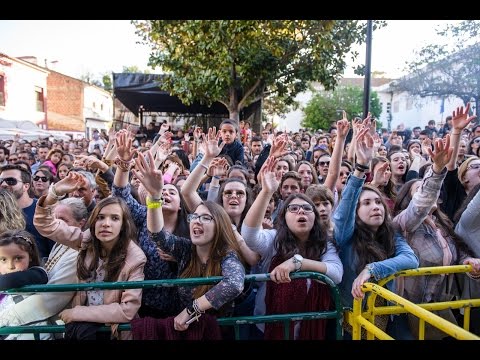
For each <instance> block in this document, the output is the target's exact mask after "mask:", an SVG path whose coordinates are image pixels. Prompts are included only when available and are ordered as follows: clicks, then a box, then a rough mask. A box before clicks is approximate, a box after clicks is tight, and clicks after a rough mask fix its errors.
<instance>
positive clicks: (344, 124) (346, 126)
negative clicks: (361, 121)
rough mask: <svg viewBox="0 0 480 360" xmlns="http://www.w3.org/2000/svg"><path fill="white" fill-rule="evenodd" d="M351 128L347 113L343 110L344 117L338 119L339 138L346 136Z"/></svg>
mask: <svg viewBox="0 0 480 360" xmlns="http://www.w3.org/2000/svg"><path fill="white" fill-rule="evenodd" d="M348 130H350V123H349V122H348V120H347V113H346V112H345V111H343V119H342V120H338V121H337V136H338V137H339V138H346V137H347V134H348Z"/></svg>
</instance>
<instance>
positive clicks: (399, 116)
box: [379, 92, 463, 129]
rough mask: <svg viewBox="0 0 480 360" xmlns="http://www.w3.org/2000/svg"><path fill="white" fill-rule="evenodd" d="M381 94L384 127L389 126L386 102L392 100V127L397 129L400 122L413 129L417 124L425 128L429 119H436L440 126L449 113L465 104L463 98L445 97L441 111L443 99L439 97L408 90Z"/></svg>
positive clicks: (381, 118)
mask: <svg viewBox="0 0 480 360" xmlns="http://www.w3.org/2000/svg"><path fill="white" fill-rule="evenodd" d="M380 94H381V96H380V98H381V101H382V103H383V112H382V115H381V117H380V120H381V121H382V122H383V125H384V127H387V120H388V113H387V111H386V107H387V105H386V103H387V102H391V112H392V113H391V118H392V123H391V128H392V129H395V128H396V127H397V126H398V125H400V124H404V125H405V128H410V129H413V128H414V127H415V126H420V127H421V128H422V129H424V128H425V126H427V123H428V121H429V120H435V122H436V124H437V128H438V127H439V126H440V125H441V124H443V123H445V118H446V117H447V116H448V115H452V112H453V111H454V110H455V109H456V108H457V107H458V106H463V101H462V99H460V98H457V97H455V96H450V97H448V98H446V99H445V102H444V111H443V113H441V104H442V99H441V98H438V97H425V98H420V97H414V96H410V95H409V94H408V93H406V92H401V93H395V92H394V93H391V92H379V95H380ZM383 99H385V100H383Z"/></svg>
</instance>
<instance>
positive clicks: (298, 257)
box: [292, 254, 303, 271]
mask: <svg viewBox="0 0 480 360" xmlns="http://www.w3.org/2000/svg"><path fill="white" fill-rule="evenodd" d="M292 260H293V264H294V265H295V271H300V269H301V268H302V261H303V256H302V255H300V254H295V255H293V257H292Z"/></svg>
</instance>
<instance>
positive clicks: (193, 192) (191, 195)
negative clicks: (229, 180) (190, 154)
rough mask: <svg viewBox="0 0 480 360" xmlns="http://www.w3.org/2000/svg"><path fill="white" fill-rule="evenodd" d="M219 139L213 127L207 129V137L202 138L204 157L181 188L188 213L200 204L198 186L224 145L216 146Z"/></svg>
mask: <svg viewBox="0 0 480 360" xmlns="http://www.w3.org/2000/svg"><path fill="white" fill-rule="evenodd" d="M219 138H220V132H218V133H217V130H216V128H215V127H213V128H210V129H208V135H207V136H206V137H205V136H204V142H205V156H203V158H202V160H201V161H200V163H199V164H198V166H196V167H195V169H194V170H193V171H192V173H191V174H190V175H189V176H188V177H187V180H186V181H185V183H184V184H183V186H182V191H181V192H182V195H183V198H184V199H185V202H186V203H187V206H188V208H189V210H190V211H193V210H194V209H196V208H197V206H198V205H199V204H200V203H201V202H202V199H201V198H200V195H198V192H197V189H198V186H199V185H200V182H201V180H202V177H203V175H204V174H205V172H206V170H207V169H208V167H209V165H210V163H211V162H212V160H213V159H214V158H215V157H217V156H218V154H220V152H221V151H222V149H223V147H224V145H225V143H223V142H222V143H221V144H220V145H218V139H219Z"/></svg>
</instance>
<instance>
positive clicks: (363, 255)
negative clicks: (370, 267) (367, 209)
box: [353, 185, 395, 273]
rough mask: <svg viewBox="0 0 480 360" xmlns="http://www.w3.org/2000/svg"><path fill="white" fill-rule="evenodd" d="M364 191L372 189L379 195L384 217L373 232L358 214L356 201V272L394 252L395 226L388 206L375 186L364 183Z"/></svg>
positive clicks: (354, 243)
mask: <svg viewBox="0 0 480 360" xmlns="http://www.w3.org/2000/svg"><path fill="white" fill-rule="evenodd" d="M364 191H372V192H374V193H375V194H377V195H378V196H379V197H380V201H381V202H382V206H383V209H384V213H385V218H384V221H383V223H382V225H380V226H379V227H378V229H377V231H376V232H373V231H372V229H371V228H370V227H369V226H368V225H367V224H365V223H364V222H363V221H362V220H361V219H360V217H359V216H358V208H359V206H360V201H358V202H357V206H356V211H355V230H354V231H353V239H354V241H353V249H354V251H355V253H356V254H357V255H358V264H357V272H358V273H360V272H361V271H362V269H363V268H365V265H367V264H369V263H372V262H375V261H381V260H385V259H388V258H390V257H392V256H393V255H394V254H395V239H394V234H395V228H394V226H393V223H392V219H391V217H390V211H389V210H388V206H387V204H386V203H385V200H384V198H383V196H382V194H381V192H380V191H379V190H378V189H377V188H375V187H373V186H369V185H364V186H363V187H362V193H363V192H364Z"/></svg>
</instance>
